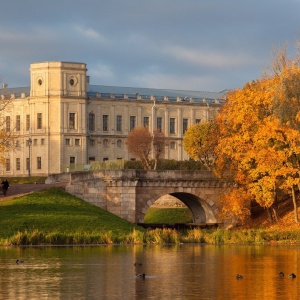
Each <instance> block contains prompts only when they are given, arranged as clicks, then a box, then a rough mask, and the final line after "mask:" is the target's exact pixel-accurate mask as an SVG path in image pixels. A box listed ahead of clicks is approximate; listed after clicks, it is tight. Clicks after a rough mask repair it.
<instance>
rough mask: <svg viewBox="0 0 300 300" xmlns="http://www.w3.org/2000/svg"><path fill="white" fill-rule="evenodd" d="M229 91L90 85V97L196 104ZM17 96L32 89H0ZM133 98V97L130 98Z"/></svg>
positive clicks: (211, 99)
mask: <svg viewBox="0 0 300 300" xmlns="http://www.w3.org/2000/svg"><path fill="white" fill-rule="evenodd" d="M227 92H228V91H227V90H224V91H221V92H204V91H189V90H172V89H154V88H135V87H119V86H107V85H90V86H89V92H88V96H89V97H96V96H97V94H101V97H103V98H106V97H109V95H111V94H113V95H116V98H123V97H124V95H128V96H129V99H132V100H136V96H137V95H140V96H141V97H142V99H147V98H150V96H155V97H156V98H157V100H162V98H163V97H169V99H170V101H172V100H175V101H176V98H177V97H180V98H182V99H183V100H185V99H186V100H189V99H190V98H193V99H194V101H195V102H201V101H203V99H206V100H207V101H208V102H210V101H212V102H214V100H216V99H219V100H220V99H224V96H225V95H226V93H227ZM3 94H6V95H10V94H15V95H16V98H19V97H21V94H25V97H29V96H30V87H17V88H8V87H6V88H2V89H0V95H3ZM130 96H131V97H130Z"/></svg>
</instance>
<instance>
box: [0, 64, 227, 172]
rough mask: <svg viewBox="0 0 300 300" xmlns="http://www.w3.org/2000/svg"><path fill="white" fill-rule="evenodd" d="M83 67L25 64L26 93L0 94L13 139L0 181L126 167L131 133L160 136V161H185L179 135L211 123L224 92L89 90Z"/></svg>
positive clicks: (14, 90)
mask: <svg viewBox="0 0 300 300" xmlns="http://www.w3.org/2000/svg"><path fill="white" fill-rule="evenodd" d="M89 81H90V80H89V76H87V66H86V64H84V63H75V62H40V63H32V64H31V65H30V87H19V88H10V87H9V86H7V85H6V84H3V85H2V89H0V96H1V100H2V101H4V100H5V99H7V98H8V99H9V105H8V106H7V107H6V108H5V110H3V111H1V112H0V113H1V117H2V120H3V122H2V124H3V125H4V129H5V130H6V131H11V132H13V133H14V135H15V139H14V145H15V147H14V149H12V150H10V152H8V153H5V163H4V164H3V165H0V175H1V176H7V177H10V176H27V175H29V176H30V175H34V176H47V175H49V174H53V173H62V172H66V171H69V170H71V169H72V167H74V166H75V165H82V166H87V167H88V166H89V165H90V164H91V163H92V162H97V161H105V160H134V159H136V158H135V157H133V156H132V155H131V154H130V153H128V150H127V147H126V137H127V135H128V133H129V132H130V131H131V130H132V129H133V128H135V127H137V126H146V127H148V128H149V130H150V132H153V130H156V129H157V130H160V131H162V132H163V133H164V134H165V137H166V139H167V143H166V147H165V151H164V153H163V157H162V158H165V159H175V160H187V159H189V157H188V155H187V154H186V153H185V151H184V149H183V142H182V140H183V136H184V132H185V130H186V129H187V128H188V127H189V126H190V125H192V124H195V123H199V122H202V121H206V120H210V119H213V118H214V117H215V116H216V114H217V113H218V111H219V109H220V107H221V106H222V104H223V103H224V96H225V95H226V91H221V92H203V91H185V90H171V89H151V88H133V87H116V86H103V85H90V84H89Z"/></svg>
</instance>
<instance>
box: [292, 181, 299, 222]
mask: <svg viewBox="0 0 300 300" xmlns="http://www.w3.org/2000/svg"><path fill="white" fill-rule="evenodd" d="M292 199H293V204H294V216H295V222H296V223H298V222H299V219H298V206H297V201H296V193H295V187H294V186H292Z"/></svg>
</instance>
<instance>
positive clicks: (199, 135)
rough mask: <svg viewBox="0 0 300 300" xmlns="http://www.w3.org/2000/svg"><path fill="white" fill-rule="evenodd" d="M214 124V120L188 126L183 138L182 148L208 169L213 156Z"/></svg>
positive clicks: (211, 163)
mask: <svg viewBox="0 0 300 300" xmlns="http://www.w3.org/2000/svg"><path fill="white" fill-rule="evenodd" d="M215 130H216V126H215V123H214V122H202V123H199V124H195V125H192V126H190V127H189V128H188V129H187V131H186V132H185V135H184V138H183V144H184V150H185V151H186V153H187V154H188V155H189V156H190V157H191V158H192V159H194V160H196V161H200V162H201V163H202V164H203V165H204V166H205V167H206V168H207V169H208V170H211V169H212V165H213V162H214V158H215V152H214V147H215V146H216V138H215V137H216V133H215Z"/></svg>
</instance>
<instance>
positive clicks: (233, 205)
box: [219, 188, 250, 223]
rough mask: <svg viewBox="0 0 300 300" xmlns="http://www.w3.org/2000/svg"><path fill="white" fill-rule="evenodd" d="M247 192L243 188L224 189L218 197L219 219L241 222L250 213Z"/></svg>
mask: <svg viewBox="0 0 300 300" xmlns="http://www.w3.org/2000/svg"><path fill="white" fill-rule="evenodd" d="M249 201H250V198H249V194H248V193H247V192H246V190H245V189H243V188H237V189H234V188H231V189H228V190H226V191H225V192H224V193H223V194H222V195H221V197H220V199H219V205H220V208H221V209H220V213H219V218H220V220H227V221H228V220H231V221H234V222H241V223H243V222H244V221H245V220H246V218H247V216H249V215H250V205H247V203H249Z"/></svg>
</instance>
